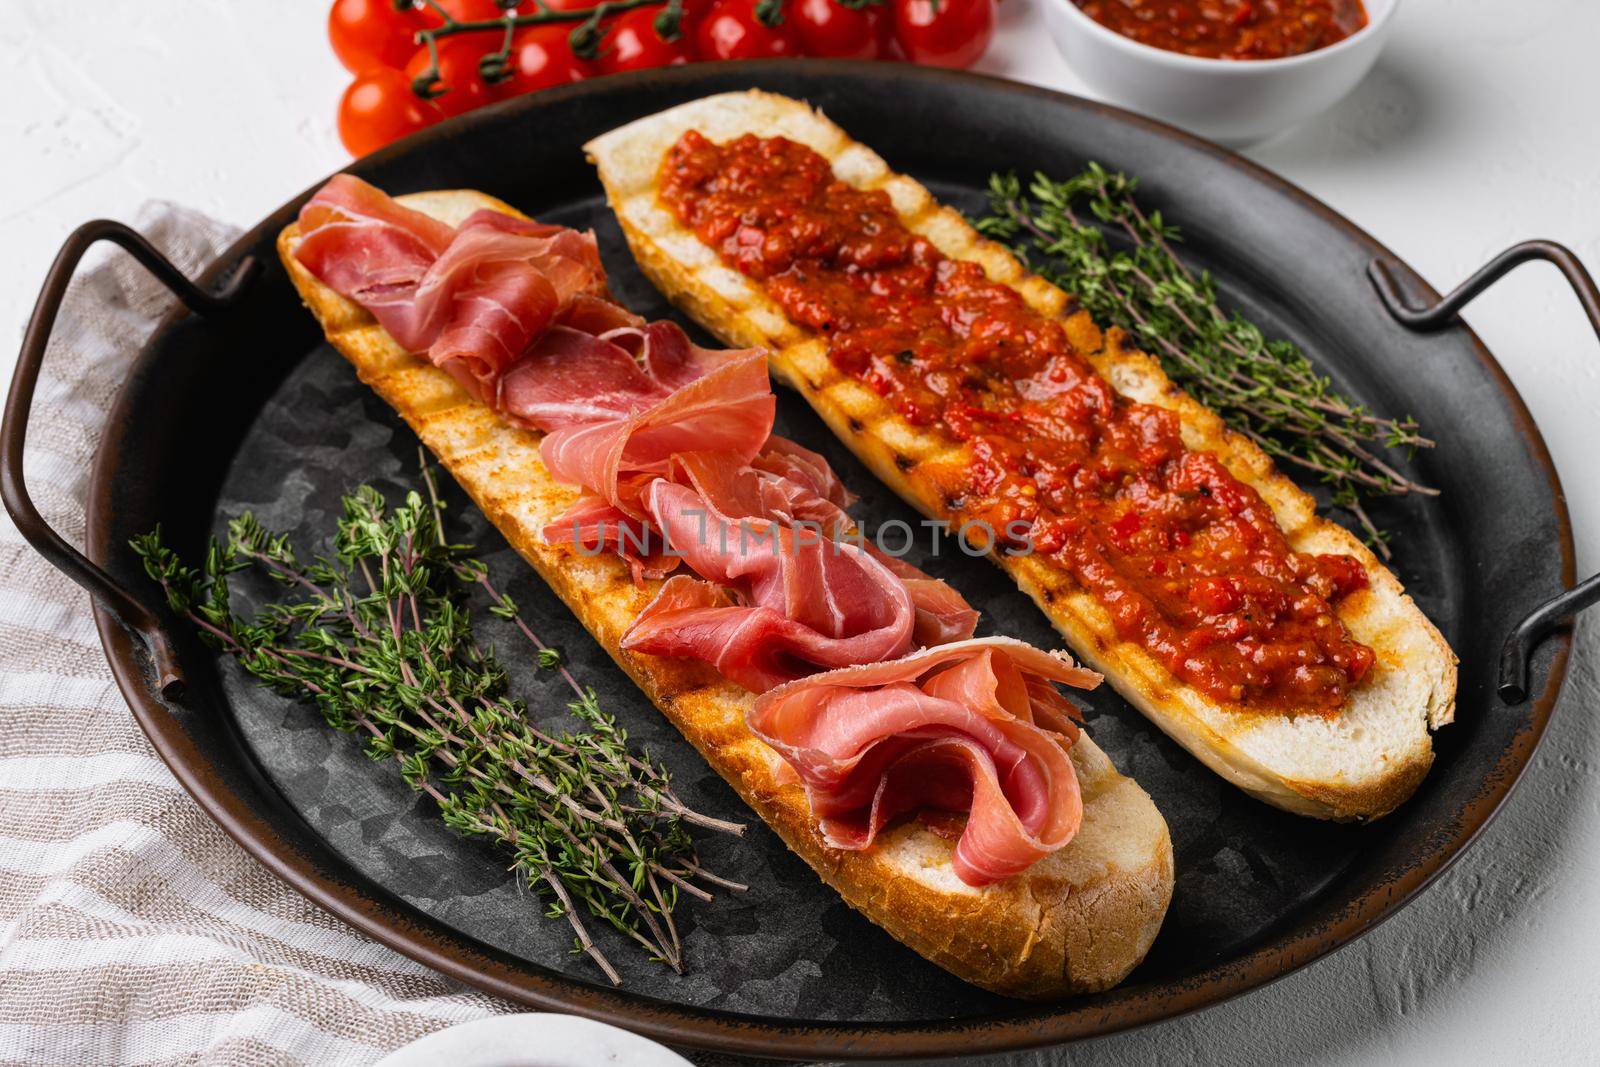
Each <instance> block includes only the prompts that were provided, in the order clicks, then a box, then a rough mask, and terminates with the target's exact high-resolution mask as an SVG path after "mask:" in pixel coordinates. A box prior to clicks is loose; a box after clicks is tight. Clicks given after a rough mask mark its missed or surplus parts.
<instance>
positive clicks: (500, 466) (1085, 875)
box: [278, 191, 1172, 999]
mask: <svg viewBox="0 0 1600 1067" xmlns="http://www.w3.org/2000/svg"><path fill="white" fill-rule="evenodd" d="M401 201H402V203H405V204H406V205H408V206H410V207H412V208H415V209H417V210H419V211H423V212H425V213H427V214H429V215H433V216H435V217H437V218H440V219H442V220H444V221H446V222H448V223H451V224H452V225H454V224H458V223H459V222H460V221H461V220H462V219H464V218H465V217H466V216H467V215H469V214H471V212H473V211H474V210H477V209H479V208H493V209H495V210H498V211H504V212H507V213H508V214H519V213H518V212H516V211H515V210H514V209H512V208H511V207H509V206H508V205H506V204H504V203H501V202H500V201H498V200H495V199H493V198H492V197H489V196H486V195H484V194H482V193H477V192H470V191H445V192H430V193H419V194H416V195H413V196H407V197H402V198H401ZM298 237H299V228H298V226H295V225H291V226H289V227H288V228H287V229H285V230H284V231H283V233H282V234H281V235H280V236H279V238H278V253H279V256H280V257H281V258H282V260H283V264H284V266H285V268H286V269H287V270H288V272H289V276H290V278H291V279H292V280H293V281H294V284H295V287H296V288H297V289H299V291H300V296H301V299H302V300H303V301H304V302H305V304H306V306H307V307H308V308H310V310H311V312H312V314H313V315H315V316H316V318H317V320H318V322H320V323H321V324H322V328H323V331H324V332H325V333H326V334H327V338H328V341H329V343H330V344H332V345H333V347H334V348H335V349H337V350H338V351H339V352H340V353H341V354H342V355H343V356H344V357H345V358H346V359H348V360H349V361H350V362H351V363H352V364H353V365H354V366H355V368H356V373H357V374H358V375H359V376H360V378H361V380H362V381H363V382H365V383H366V384H367V385H369V386H371V387H372V388H373V389H374V390H376V391H377V393H378V394H379V395H380V396H382V397H383V398H384V399H385V400H386V401H388V402H389V404H390V405H391V406H393V408H394V409H395V410H396V411H397V412H399V414H400V416H401V417H402V418H404V419H405V421H406V422H407V423H408V424H409V425H410V426H411V428H412V429H413V430H414V431H416V434H417V436H418V437H420V438H421V439H422V441H423V443H424V444H426V445H427V446H428V448H429V449H430V450H431V451H432V452H433V454H434V455H435V456H436V457H437V458H438V459H439V461H440V462H441V463H442V464H443V465H444V467H445V468H446V469H447V470H449V471H450V473H451V474H452V475H453V476H454V477H455V479H456V481H457V482H459V483H460V484H461V486H462V488H464V489H465V490H466V491H467V493H468V495H470V496H471V497H472V499H473V500H474V501H475V502H476V503H477V505H478V506H479V507H480V508H482V509H483V512H484V514H485V515H487V516H488V517H489V519H490V521H492V522H493V523H494V524H495V526H496V527H498V528H499V530H500V532H501V533H502V534H504V535H505V537H506V540H507V541H509V542H510V543H511V545H512V546H513V547H514V548H515V549H516V550H517V551H518V552H519V553H520V554H521V555H522V557H523V558H524V559H526V560H527V561H528V562H529V563H530V564H532V565H533V567H534V569H535V570H537V571H538V572H539V573H540V575H542V576H543V577H544V579H545V581H547V582H548V583H549V584H550V587H551V588H552V589H554V590H555V591H556V593H557V594H558V595H559V596H560V597H561V599H562V600H563V601H565V602H566V604H567V606H568V607H569V608H571V609H572V612H573V614H575V615H576V616H577V617H578V619H579V620H580V621H581V622H582V623H583V624H584V626H586V627H587V628H588V629H589V631H590V632H591V633H593V634H594V636H595V637H596V639H598V640H599V642H600V644H601V645H603V646H604V647H605V648H606V650H607V651H608V652H610V653H611V656H612V658H614V659H615V660H616V661H617V664H618V665H619V666H621V667H622V669H623V670H624V671H626V672H627V673H628V675H629V676H630V677H632V678H633V680H634V681H635V682H637V683H638V685H639V687H640V688H641V689H643V690H644V692H645V693H646V694H647V695H648V696H649V697H650V699H651V700H652V701H654V703H655V704H656V706H657V707H658V708H660V709H661V712H662V714H664V715H666V717H667V718H668V720H670V721H671V722H672V723H673V725H674V726H676V727H677V728H678V729H679V730H680V731H681V732H682V733H683V735H684V736H685V737H687V738H688V739H689V741H690V742H691V743H692V744H693V745H694V746H695V748H697V749H698V750H699V751H700V753H701V754H702V755H703V756H704V757H705V758H706V760H707V762H709V763H710V764H711V766H712V767H713V768H715V769H716V771H717V772H718V773H719V774H721V775H722V776H723V778H725V779H727V781H728V783H729V784H730V785H731V786H733V788H734V789H735V791H737V792H738V794H739V795H740V796H741V797H743V798H744V800H745V802H746V803H748V804H749V805H750V807H752V808H753V809H755V811H756V812H757V814H759V815H760V816H761V817H762V818H763V819H764V820H766V822H767V823H768V824H769V825H770V826H771V827H772V828H773V829H774V830H776V831H777V833H778V835H779V836H780V837H782V838H783V840H784V841H785V842H786V843H787V844H788V845H789V847H790V848H792V849H793V850H794V851H795V852H797V853H799V855H800V856H801V857H802V858H803V859H804V860H805V861H806V862H807V863H809V864H810V865H811V867H812V868H813V869H815V870H816V872H817V874H818V875H820V876H821V877H822V880H823V881H825V882H827V883H828V884H829V885H831V886H833V887H834V888H835V889H837V890H838V891H839V893H840V894H841V895H842V896H843V897H844V899H845V900H846V901H847V902H849V903H850V905H851V906H852V907H854V908H855V909H856V910H858V911H860V912H861V913H862V914H864V915H865V916H867V918H869V919H871V920H872V921H873V922H875V923H877V924H878V925H879V926H881V927H883V928H884V929H885V930H887V931H888V932H889V933H890V934H892V935H893V936H895V937H897V938H899V939H900V940H901V941H903V942H905V943H906V944H907V945H909V946H910V947H911V948H913V949H915V950H916V951H917V952H919V953H921V954H922V955H923V956H926V957H927V958H928V959H930V960H932V961H933V962H934V963H937V964H938V965H940V966H941V967H944V968H945V969H946V970H948V971H950V972H951V973H953V974H955V975H957V976H959V977H960V978H963V979H965V980H966V981H969V982H972V983H974V984H976V985H980V986H983V987H984V988H986V989H990V990H993V991H995V992H998V993H1004V994H1009V995H1011V996H1017V997H1027V998H1034V999H1042V998H1052V997H1059V996H1062V995H1065V994H1069V993H1084V992H1093V991H1098V990H1101V989H1105V988H1108V987H1110V986H1112V985H1115V984H1116V983H1117V982H1119V981H1121V980H1122V979H1123V977H1124V976H1126V975H1127V973H1128V972H1129V971H1130V970H1132V969H1133V967H1134V965H1135V964H1137V963H1138V962H1139V961H1140V960H1141V959H1143V958H1144V954H1145V953H1146V951H1148V950H1149V948H1150V944H1151V942H1152V941H1154V940H1155V936H1156V932H1157V930H1159V929H1160V927H1161V920H1162V917H1163V916H1164V915H1165V914H1166V909H1167V904H1168V902H1169V901H1170V900H1171V897H1172V842H1171V839H1170V837H1169V836H1168V833H1167V824H1166V821H1165V820H1164V819H1162V817H1161V814H1160V812H1158V811H1157V810H1156V808H1155V805H1154V804H1153V803H1152V802H1151V800H1150V798H1149V796H1148V795H1147V794H1146V793H1145V792H1144V791H1143V790H1142V789H1140V788H1139V786H1138V785H1137V784H1135V783H1134V782H1133V781H1132V780H1131V779H1128V778H1125V777H1123V776H1122V775H1120V774H1118V773H1117V771H1116V769H1115V768H1114V767H1112V765H1111V761H1110V760H1109V759H1107V758H1106V756H1105V754H1104V753H1103V752H1101V751H1100V749H1099V748H1097V747H1096V746H1095V744H1094V742H1092V741H1090V740H1089V739H1088V737H1087V736H1084V737H1083V738H1082V739H1081V740H1080V741H1079V742H1078V743H1077V744H1075V745H1073V747H1072V750H1071V756H1072V762H1073V765H1074V766H1075V767H1076V769H1077V773H1078V778H1079V781H1080V783H1081V786H1082V789H1083V803H1084V814H1083V828H1082V830H1081V831H1080V832H1079V834H1078V836H1077V837H1076V838H1075V839H1074V840H1073V841H1072V842H1071V844H1069V845H1068V846H1067V847H1066V848H1064V849H1062V850H1061V851H1059V852H1057V853H1055V854H1053V855H1051V856H1048V857H1046V858H1045V859H1043V860H1041V861H1040V862H1038V863H1036V864H1035V865H1034V866H1033V867H1031V868H1030V869H1029V870H1028V871H1026V872H1025V873H1023V874H1021V875H1019V876H1017V877H1014V878H1010V879H1007V880H1005V881H1003V882H1000V883H997V884H994V885H990V886H986V887H984V888H981V889H979V888H973V887H972V886H968V885H966V884H965V883H963V882H961V881H960V879H958V878H956V877H955V875H954V874H953V873H952V871H951V869H950V857H951V852H952V847H951V844H950V842H949V841H947V840H945V839H944V838H942V837H939V836H937V835H936V834H934V833H932V832H931V831H929V830H927V829H925V828H923V827H922V826H921V825H920V824H916V823H908V824H906V825H902V826H899V827H897V828H895V829H893V830H891V831H889V832H888V833H886V834H885V835H884V836H883V837H882V838H881V839H880V843H879V844H878V845H877V846H875V847H874V848H872V849H870V850H867V851H864V852H843V851H840V850H838V849H833V848H829V847H828V846H827V845H825V844H824V843H823V840H822V837H821V834H820V833H819V831H818V829H817V827H816V822H815V820H814V819H813V818H812V816H811V809H810V805H809V804H808V802H807V801H806V798H805V793H804V791H803V790H802V788H801V787H800V786H799V785H795V784H780V782H784V781H786V779H783V778H781V777H780V775H779V771H780V768H781V767H782V761H781V759H780V758H779V757H778V755H777V753H775V752H774V751H773V750H772V749H770V748H769V747H767V745H766V744H764V743H763V742H762V741H760V740H759V739H757V738H756V737H755V736H753V735H752V734H751V733H750V731H749V729H748V728H747V727H746V725H745V713H746V711H747V710H748V709H749V707H750V705H751V703H752V701H753V699H754V698H753V697H752V695H751V694H750V693H749V692H747V691H745V690H744V689H742V688H740V687H738V686H735V685H733V684H731V683H729V682H727V681H725V680H723V679H722V678H721V677H720V676H719V675H717V673H716V672H715V671H713V670H712V669H711V668H709V667H708V666H705V665H703V664H697V663H692V662H689V661H686V660H676V659H666V658H661V657H656V656H649V655H641V654H638V653H633V652H628V651H625V650H623V649H622V648H621V647H620V643H621V639H622V634H623V632H624V631H625V630H626V629H627V628H628V626H629V624H630V623H632V622H633V620H634V618H635V617H636V616H637V615H638V613H639V612H640V610H642V609H643V608H644V606H645V605H646V604H648V603H649V602H650V600H651V599H652V598H653V597H654V596H655V593H656V591H657V589H659V587H660V583H659V582H646V583H644V584H643V585H635V584H634V582H633V581H632V580H631V578H630V575H629V572H628V568H627V567H626V566H625V565H624V564H623V563H622V562H621V561H619V560H617V559H614V558H612V557H610V556H605V557H599V556H596V557H583V556H579V555H576V554H574V553H572V552H570V551H566V550H563V549H560V548H557V547H552V546H549V545H546V544H544V543H543V541H542V540H541V539H540V536H539V531H540V530H541V529H542V528H543V527H544V526H545V525H546V524H547V523H548V522H549V521H550V520H551V519H553V518H554V517H555V516H556V515H558V514H559V513H560V512H562V511H563V510H565V509H566V508H567V506H568V505H570V504H571V503H572V502H573V501H574V500H575V499H576V498H577V491H576V490H575V489H574V488H573V487H571V486H567V485H563V484H560V483H558V482H556V481H554V480H553V479H552V478H551V477H550V475H549V473H548V472H547V471H546V470H545V467H544V464H543V463H542V462H541V460H540V458H539V438H540V435H539V434H537V433H532V432H529V431H526V430H520V429H516V428H514V427H512V426H509V425H507V424H506V423H504V422H503V421H501V419H500V418H499V417H498V416H497V415H496V414H495V413H494V412H493V411H492V410H490V409H489V408H487V407H485V406H484V405H482V404H479V403H477V402H476V401H474V400H473V399H471V398H470V397H469V396H468V395H467V393H466V392H465V391H464V390H463V389H462V388H461V387H460V386H459V385H457V384H456V382H455V381H454V380H453V379H452V378H451V377H450V376H449V375H448V374H446V373H445V372H444V371H441V370H439V369H437V368H436V367H434V366H432V365H431V364H429V363H428V362H427V361H426V360H422V359H419V358H417V357H415V356H412V355H409V354H408V353H406V352H405V351H404V350H402V349H401V348H400V346H399V345H397V344H396V343H395V341H394V339H393V338H391V337H390V336H389V335H388V333H386V332H385V331H384V330H383V328H382V327H380V326H379V325H378V324H377V322H376V321H375V320H374V319H373V318H372V316H371V315H370V314H368V313H367V312H366V311H364V310H363V309H362V308H360V307H358V306H357V305H356V304H354V303H351V302H350V301H348V300H346V299H344V298H343V297H341V296H339V295H338V294H337V293H335V292H334V291H333V290H331V289H329V288H327V287H326V286H324V285H323V284H322V283H321V282H320V281H318V280H317V279H316V278H315V277H313V276H312V275H311V274H310V273H309V272H308V271H307V270H306V269H305V268H304V267H303V266H301V265H300V263H299V261H298V260H296V259H295V258H294V255H293V251H294V248H295V246H296V244H297V243H298Z"/></svg>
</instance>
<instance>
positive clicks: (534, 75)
mask: <svg viewBox="0 0 1600 1067" xmlns="http://www.w3.org/2000/svg"><path fill="white" fill-rule="evenodd" d="M571 32H572V23H570V22H552V23H549V24H548V25H544V26H529V27H527V28H526V29H521V30H518V31H517V32H516V34H515V35H514V36H513V37H512V38H511V54H510V55H509V56H508V57H507V58H506V70H507V71H508V72H509V76H508V77H507V78H506V80H505V81H503V82H501V83H500V84H499V85H498V86H496V88H497V89H498V90H499V93H500V95H501V96H503V97H504V96H520V95H521V94H523V93H531V92H534V91H536V90H538V89H548V88H550V87H551V86H554V85H565V84H566V83H567V82H575V81H580V80H582V79H583V78H586V77H588V76H589V75H590V74H591V73H593V71H592V69H591V68H590V66H589V64H588V63H585V62H584V61H583V60H581V59H579V58H578V57H577V56H575V55H573V54H572V45H571V44H570V43H569V42H568V40H567V37H568V35H569V34H570V33H571Z"/></svg>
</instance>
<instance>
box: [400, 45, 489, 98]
mask: <svg viewBox="0 0 1600 1067" xmlns="http://www.w3.org/2000/svg"><path fill="white" fill-rule="evenodd" d="M479 36H480V35H478V34H468V35H466V36H462V37H446V38H444V39H443V40H442V41H440V42H439V80H438V82H437V83H435V85H434V91H435V92H436V93H437V94H438V95H436V96H434V97H433V105H434V107H436V108H438V109H439V112H440V113H441V114H442V115H444V116H445V117H446V118H451V117H453V116H455V115H461V114H464V113H466V112H468V111H471V110H472V109H473V108H475V107H482V106H483V105H484V104H487V103H489V102H490V101H491V100H498V99H500V87H499V86H497V85H490V84H489V83H488V82H486V81H484V80H483V75H482V74H480V73H479V72H478V60H480V59H482V58H483V57H484V55H485V54H487V49H488V45H487V42H485V41H480V40H478V39H477V38H478V37H479ZM481 36H485V37H487V36H489V35H488V34H484V35H481ZM497 43H498V42H497ZM428 63H429V60H428V50H427V49H426V48H419V49H417V52H416V54H415V55H413V56H412V57H411V62H409V63H407V64H406V72H405V73H406V77H407V78H410V79H412V81H413V82H414V81H415V80H416V79H417V78H420V77H421V76H422V75H423V73H424V72H425V71H426V70H427V69H428ZM441 90H442V91H441Z"/></svg>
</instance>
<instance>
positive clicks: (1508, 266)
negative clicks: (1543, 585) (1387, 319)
mask: <svg viewBox="0 0 1600 1067" xmlns="http://www.w3.org/2000/svg"><path fill="white" fill-rule="evenodd" d="M1535 260H1543V261H1544V262H1546V263H1553V264H1555V266H1556V268H1557V269H1559V270H1560V271H1561V273H1562V275H1563V276H1564V277H1565V278H1566V279H1567V284H1569V285H1571V286H1572V291H1573V292H1574V293H1575V294H1576V295H1577V297H1578V302H1579V303H1580V304H1582V305H1583V311H1584V314H1586V315H1588V316H1589V323H1590V324H1591V325H1592V326H1593V327H1594V330H1595V336H1596V337H1597V338H1600V287H1596V285H1595V281H1594V278H1593V277H1592V276H1591V275H1590V274H1589V271H1588V269H1587V268H1585V267H1584V265H1583V263H1582V261H1580V260H1579V259H1578V257H1577V256H1576V255H1575V254H1574V253H1573V252H1572V250H1571V249H1569V248H1567V247H1566V246H1565V245H1560V244H1557V243H1556V242H1554V241H1524V242H1522V243H1521V244H1518V245H1512V246H1511V247H1510V248H1508V249H1506V250H1505V251H1504V252H1501V253H1500V254H1499V255H1498V256H1495V257H1494V258H1493V259H1491V260H1490V261H1489V262H1488V263H1486V264H1484V266H1483V267H1482V268H1481V269H1479V270H1478V271H1477V272H1476V273H1474V274H1473V275H1472V276H1471V277H1470V278H1468V279H1467V280H1466V281H1464V282H1462V283H1461V284H1460V285H1459V286H1457V287H1456V289H1455V290H1454V291H1453V292H1451V293H1450V294H1449V295H1448V296H1446V297H1444V298H1442V299H1441V300H1439V301H1438V302H1437V303H1435V304H1432V305H1430V306H1428V307H1421V308H1418V307H1412V306H1411V305H1410V304H1409V303H1408V302H1407V300H1406V298H1405V297H1404V296H1403V295H1402V294H1401V292H1400V288H1399V285H1398V284H1397V283H1396V281H1395V265H1394V264H1393V263H1391V262H1389V261H1386V260H1383V259H1374V260H1373V261H1372V263H1371V264H1370V265H1369V266H1368V267H1367V276H1368V277H1369V278H1371V279H1372V284H1373V286H1374V287H1375V288H1376V289H1377V290H1378V296H1379V297H1381V298H1382V300H1383V304H1384V307H1386V308H1388V310H1389V314H1391V315H1393V316H1394V317H1395V319H1396V320H1398V321H1399V322H1400V323H1401V324H1402V325H1404V326H1407V327H1409V328H1410V329H1413V330H1419V331H1428V330H1439V329H1443V328H1444V327H1446V326H1449V325H1451V324H1452V323H1453V322H1454V321H1455V318H1456V315H1457V313H1459V312H1460V311H1461V309H1462V308H1464V307H1466V306H1467V305H1468V304H1469V303H1471V302H1472V300H1473V298H1475V297H1476V296H1478V294H1479V293H1482V292H1483V291H1484V290H1485V289H1487V288H1489V287H1490V286H1491V285H1493V284H1494V283H1495V282H1497V281H1499V280H1500V279H1501V278H1503V277H1505V276H1506V275H1507V274H1509V273H1511V272H1512V271H1513V270H1515V269H1516V268H1517V267H1520V266H1521V265H1522V264H1524V263H1531V262H1534V261H1535ZM1596 602H1600V574H1597V575H1593V576H1591V577H1589V578H1587V579H1585V580H1584V581H1582V582H1580V583H1578V584H1577V585H1576V586H1574V587H1572V588H1571V589H1568V590H1567V591H1566V592H1564V593H1562V594H1560V595H1559V596H1555V597H1552V598H1551V599H1549V600H1547V601H1545V602H1544V603H1543V604H1540V605H1539V606H1538V607H1536V608H1534V609H1533V610H1532V611H1531V612H1529V613H1528V615H1527V616H1526V617H1525V618H1523V620H1522V621H1521V622H1519V623H1517V625H1516V626H1515V627H1513V628H1512V630H1511V633H1510V634H1509V635H1508V636H1507V637H1506V642H1505V645H1504V646H1503V647H1502V648H1501V650H1500V684H1499V692H1500V699H1501V700H1504V701H1505V702H1506V703H1508V704H1520V703H1521V702H1522V701H1524V700H1526V699H1527V697H1528V659H1529V657H1530V656H1531V655H1532V654H1533V650H1534V648H1535V647H1536V646H1537V645H1538V644H1539V642H1540V641H1543V640H1544V639H1545V637H1546V636H1547V635H1548V634H1549V633H1550V631H1552V630H1554V629H1555V628H1556V627H1558V626H1560V625H1562V624H1564V623H1567V622H1570V621H1571V620H1572V619H1573V618H1574V617H1576V615H1577V613H1578V612H1580V611H1582V610H1583V609H1584V608H1587V607H1589V606H1590V605H1592V604H1594V603H1596Z"/></svg>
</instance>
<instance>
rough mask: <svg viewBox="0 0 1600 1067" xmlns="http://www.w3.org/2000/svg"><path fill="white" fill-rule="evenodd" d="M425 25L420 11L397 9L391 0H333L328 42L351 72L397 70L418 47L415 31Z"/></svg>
mask: <svg viewBox="0 0 1600 1067" xmlns="http://www.w3.org/2000/svg"><path fill="white" fill-rule="evenodd" d="M428 25H430V23H429V22H428V20H427V19H426V18H425V17H424V16H423V14H422V13H421V12H420V11H415V10H411V11H399V10H396V8H395V6H394V0H334V4H333V7H331V8H329V10H328V42H329V43H330V44H332V45H333V54H334V55H335V56H337V57H338V59H339V62H340V63H342V64H344V69H345V70H348V71H349V72H350V73H351V74H360V73H361V72H362V71H365V70H371V69H372V68H374V67H393V68H394V69H396V70H398V69H400V68H401V67H403V66H405V65H406V60H408V59H410V58H411V53H413V52H415V51H416V50H417V44H416V34H417V31H418V30H421V29H424V28H426V27H427V26H428Z"/></svg>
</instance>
